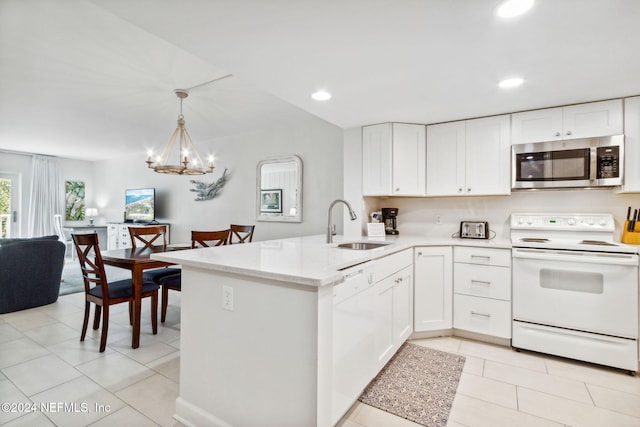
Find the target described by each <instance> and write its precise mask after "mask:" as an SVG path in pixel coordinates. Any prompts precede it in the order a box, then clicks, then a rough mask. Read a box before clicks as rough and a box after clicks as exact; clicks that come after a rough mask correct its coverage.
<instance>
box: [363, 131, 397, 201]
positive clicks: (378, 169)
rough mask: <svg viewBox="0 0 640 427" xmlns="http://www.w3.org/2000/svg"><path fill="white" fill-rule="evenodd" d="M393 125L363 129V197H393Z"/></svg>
mask: <svg viewBox="0 0 640 427" xmlns="http://www.w3.org/2000/svg"><path fill="white" fill-rule="evenodd" d="M391 138H392V133H391V123H381V124H379V125H372V126H364V127H363V128H362V195H363V196H390V195H391V180H392V176H391V162H392V159H393V157H392V156H393V152H392V143H391Z"/></svg>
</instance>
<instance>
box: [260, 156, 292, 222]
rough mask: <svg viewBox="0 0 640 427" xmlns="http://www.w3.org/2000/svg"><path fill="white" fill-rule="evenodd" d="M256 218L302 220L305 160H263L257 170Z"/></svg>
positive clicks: (288, 157)
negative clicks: (303, 168)
mask: <svg viewBox="0 0 640 427" xmlns="http://www.w3.org/2000/svg"><path fill="white" fill-rule="evenodd" d="M256 220H257V221H273V222H302V159H301V158H300V157H298V156H295V155H293V156H283V157H276V158H272V159H266V160H262V161H260V162H259V163H258V167H257V170H256Z"/></svg>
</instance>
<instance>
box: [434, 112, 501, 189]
mask: <svg viewBox="0 0 640 427" xmlns="http://www.w3.org/2000/svg"><path fill="white" fill-rule="evenodd" d="M509 124H510V116H509V115H502V116H494V117H485V118H481V119H473V120H465V121H459V122H451V123H443V124H438V125H431V126H427V186H426V194H427V196H479V195H500V194H510V192H511V182H510V177H511V175H510V174H511V163H510V140H509Z"/></svg>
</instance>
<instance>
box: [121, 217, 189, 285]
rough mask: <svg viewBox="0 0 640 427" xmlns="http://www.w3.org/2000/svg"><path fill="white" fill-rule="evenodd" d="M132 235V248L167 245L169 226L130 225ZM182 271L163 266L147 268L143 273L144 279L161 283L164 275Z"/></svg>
mask: <svg viewBox="0 0 640 427" xmlns="http://www.w3.org/2000/svg"><path fill="white" fill-rule="evenodd" d="M129 235H130V236H131V249H134V250H135V249H147V248H150V247H151V246H154V245H164V246H166V245H167V226H166V225H155V226H152V227H129ZM178 273H180V269H179V268H173V267H162V268H156V269H153V270H147V271H145V272H144V273H142V278H143V279H144V280H149V281H151V282H154V283H157V284H160V279H162V278H163V277H164V276H171V275H172V274H178Z"/></svg>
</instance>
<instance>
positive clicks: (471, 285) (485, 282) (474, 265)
mask: <svg viewBox="0 0 640 427" xmlns="http://www.w3.org/2000/svg"><path fill="white" fill-rule="evenodd" d="M453 261H454V263H453V291H454V295H453V327H454V328H455V329H460V330H465V331H471V332H476V333H480V334H484V335H490V336H494V337H498V338H505V339H509V338H511V251H510V250H509V249H494V248H475V247H461V246H460V247H455V248H454V249H453Z"/></svg>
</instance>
